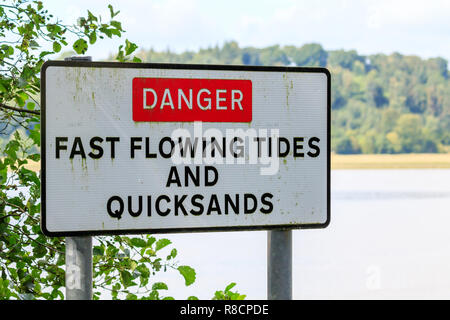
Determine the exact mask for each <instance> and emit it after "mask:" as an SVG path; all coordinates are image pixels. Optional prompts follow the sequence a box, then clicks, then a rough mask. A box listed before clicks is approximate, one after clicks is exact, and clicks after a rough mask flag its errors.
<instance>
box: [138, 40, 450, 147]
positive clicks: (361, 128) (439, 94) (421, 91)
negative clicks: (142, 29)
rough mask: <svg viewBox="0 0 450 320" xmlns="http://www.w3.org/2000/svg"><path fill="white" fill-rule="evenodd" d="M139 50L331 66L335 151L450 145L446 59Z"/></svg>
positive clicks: (311, 51) (312, 50)
mask: <svg viewBox="0 0 450 320" xmlns="http://www.w3.org/2000/svg"><path fill="white" fill-rule="evenodd" d="M137 55H138V56H139V57H140V58H141V59H142V60H143V61H146V62H176V63H215V64H245V65H281V66H287V65H289V66H313V67H317V66H322V67H327V68H328V69H329V70H330V71H331V75H332V90H331V91H332V92H331V99H332V101H331V107H332V114H331V117H332V126H331V130H332V133H331V135H332V140H331V147H332V150H333V151H334V152H337V153H344V154H351V153H408V152H445V151H448V150H450V142H449V140H450V123H449V119H450V81H449V75H448V64H447V61H446V60H445V59H442V58H431V59H426V60H423V59H421V58H419V57H415V56H404V55H401V54H398V53H394V54H391V55H384V54H375V55H367V56H364V55H360V54H358V52H356V51H355V50H350V51H345V50H330V51H326V50H324V49H323V48H322V46H321V45H319V44H316V43H311V44H305V45H303V46H301V47H296V46H285V47H280V46H278V45H274V46H269V47H266V48H260V49H258V48H253V47H244V48H240V47H239V46H238V44H237V43H236V42H234V41H233V42H226V43H225V44H224V45H223V46H222V47H219V46H215V47H211V48H207V49H200V50H199V51H198V52H190V51H188V52H183V53H179V54H177V53H173V52H170V51H165V52H157V51H154V50H152V49H150V50H147V51H146V50H141V51H140V52H139V53H138V54H137ZM407 115H408V117H405V116H407ZM412 119H414V120H412ZM410 134H411V135H410Z"/></svg>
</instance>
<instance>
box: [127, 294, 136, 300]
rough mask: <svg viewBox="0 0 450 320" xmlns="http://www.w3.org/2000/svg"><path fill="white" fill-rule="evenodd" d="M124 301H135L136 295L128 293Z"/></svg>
mask: <svg viewBox="0 0 450 320" xmlns="http://www.w3.org/2000/svg"><path fill="white" fill-rule="evenodd" d="M125 299H126V300H137V295H135V294H132V293H129V294H127V296H126V298H125Z"/></svg>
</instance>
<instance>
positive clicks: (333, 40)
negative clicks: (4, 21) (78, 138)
mask: <svg viewBox="0 0 450 320" xmlns="http://www.w3.org/2000/svg"><path fill="white" fill-rule="evenodd" d="M44 4H45V6H46V7H47V9H48V10H49V11H50V12H52V13H54V15H55V16H57V17H58V18H60V19H61V20H62V21H64V22H68V23H75V21H76V19H77V17H79V16H81V15H85V14H86V10H88V9H89V10H90V11H92V12H93V13H95V14H100V15H101V16H102V17H103V19H105V20H107V19H109V10H108V4H112V5H113V7H114V8H115V10H120V14H119V15H118V16H117V17H116V18H115V19H117V20H119V21H121V22H122V26H123V28H124V30H126V31H127V32H126V33H125V34H124V37H126V38H128V39H129V40H130V41H133V42H135V43H136V44H138V45H139V47H141V48H144V49H149V48H153V49H155V50H166V49H170V50H172V51H175V52H182V51H185V50H198V49H199V48H207V47H210V46H215V45H219V46H220V45H222V44H223V43H224V42H225V41H231V40H234V41H237V42H238V43H239V45H240V46H241V47H245V46H254V47H258V48H261V47H265V46H271V45H275V44H279V45H295V46H302V45H303V44H305V43H311V42H314V43H320V44H321V45H322V46H323V47H324V48H325V49H326V50H335V49H345V50H353V49H354V50H357V51H358V52H359V53H360V54H365V55H367V54H375V53H385V54H390V53H392V52H399V53H402V54H406V55H417V56H420V57H423V58H429V57H437V56H440V57H443V58H445V59H447V60H450V18H449V17H450V1H448V0H427V1H423V0H321V1H320V0H315V1H311V0H308V1H306V0H297V1H295V0H276V1H269V0H257V1H255V0H226V1H222V0H217V1H211V0H126V1H124V0H77V1H73V0H72V1H68V0H45V1H44ZM122 41H123V40H121V41H103V43H102V44H98V45H95V46H94V47H92V48H91V49H90V50H89V51H88V52H87V54H88V55H91V56H92V57H93V58H94V60H98V59H103V58H106V57H107V56H108V54H109V53H112V52H116V50H117V49H116V48H117V47H118V45H119V44H120V43H122Z"/></svg>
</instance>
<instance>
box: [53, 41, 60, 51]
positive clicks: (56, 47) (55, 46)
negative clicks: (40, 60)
mask: <svg viewBox="0 0 450 320" xmlns="http://www.w3.org/2000/svg"><path fill="white" fill-rule="evenodd" d="M53 51H55V52H60V51H61V44H60V43H59V42H58V41H55V42H53Z"/></svg>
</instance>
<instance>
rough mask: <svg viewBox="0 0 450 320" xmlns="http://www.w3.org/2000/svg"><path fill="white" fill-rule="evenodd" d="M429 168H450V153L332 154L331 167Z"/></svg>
mask: <svg viewBox="0 0 450 320" xmlns="http://www.w3.org/2000/svg"><path fill="white" fill-rule="evenodd" d="M428 168H429V169H432V168H450V153H408V154H352V155H343V154H332V155H331V169H428Z"/></svg>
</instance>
